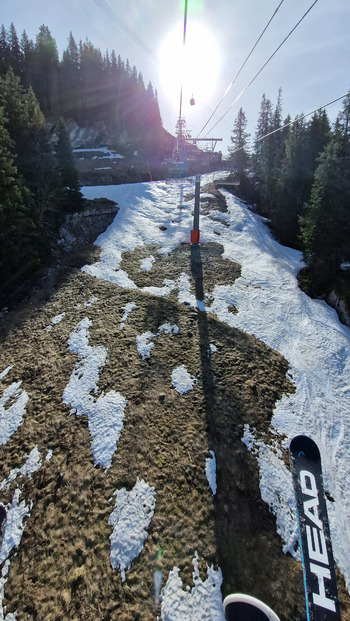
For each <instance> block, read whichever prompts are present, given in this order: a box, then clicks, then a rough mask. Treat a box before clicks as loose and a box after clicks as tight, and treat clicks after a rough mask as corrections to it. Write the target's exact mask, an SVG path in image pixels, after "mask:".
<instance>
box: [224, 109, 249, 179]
mask: <svg viewBox="0 0 350 621" xmlns="http://www.w3.org/2000/svg"><path fill="white" fill-rule="evenodd" d="M246 128H247V118H246V115H245V113H244V112H243V109H242V108H240V109H239V111H238V115H237V118H236V120H235V123H234V126H233V130H232V136H231V143H232V145H233V146H232V147H229V149H228V150H229V153H230V154H231V157H230V166H231V167H232V168H233V169H236V171H237V173H238V175H239V178H240V179H242V177H244V175H245V169H246V168H247V166H248V161H249V154H248V151H247V144H248V138H249V135H250V134H248V133H247V132H246Z"/></svg>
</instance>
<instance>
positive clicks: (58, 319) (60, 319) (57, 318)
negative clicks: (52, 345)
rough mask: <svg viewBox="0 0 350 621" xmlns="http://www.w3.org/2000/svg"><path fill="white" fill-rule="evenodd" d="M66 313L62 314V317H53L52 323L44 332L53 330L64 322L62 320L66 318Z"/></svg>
mask: <svg viewBox="0 0 350 621" xmlns="http://www.w3.org/2000/svg"><path fill="white" fill-rule="evenodd" d="M65 314H66V313H65V312H63V313H61V314H60V315H55V317H52V319H50V323H49V325H48V326H46V328H44V330H51V329H52V327H53V326H55V325H57V324H58V323H60V322H61V321H62V319H63V318H64V316H65Z"/></svg>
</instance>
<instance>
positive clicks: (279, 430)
mask: <svg viewBox="0 0 350 621" xmlns="http://www.w3.org/2000/svg"><path fill="white" fill-rule="evenodd" d="M222 174H223V175H225V173H224V172H223V173H222ZM213 179H214V176H213V175H203V179H202V184H204V183H209V182H211V181H213ZM82 191H83V194H84V196H85V197H86V198H96V197H101V196H104V197H106V198H109V199H111V200H113V201H114V202H117V203H118V205H119V212H118V214H117V216H116V218H115V220H114V222H113V223H112V224H111V225H110V226H109V227H108V228H107V230H106V231H105V232H104V233H103V234H102V235H100V236H99V237H98V239H97V240H96V242H95V243H96V245H98V246H100V247H101V254H100V258H99V260H98V261H97V262H96V263H93V264H92V265H86V266H84V268H83V270H84V271H86V272H87V273H89V274H91V275H93V276H95V277H98V278H102V279H105V280H110V281H111V282H113V283H115V284H116V285H118V286H121V287H124V288H129V289H132V288H133V289H135V288H137V287H136V285H135V283H134V282H133V281H132V280H131V279H130V278H129V276H128V275H127V274H126V273H125V272H122V271H121V270H119V264H120V261H121V256H122V253H123V252H124V251H126V250H134V249H135V248H136V247H141V246H142V245H144V244H152V245H157V246H158V247H159V250H158V253H159V254H161V255H167V254H169V253H170V252H171V251H172V250H173V249H174V248H175V247H176V246H178V245H179V244H180V243H182V242H183V241H185V242H189V237H190V230H191V229H192V223H193V218H192V214H191V210H190V209H189V210H185V211H183V212H181V218H179V219H178V222H177V223H176V225H173V220H174V216H175V215H178V210H177V205H178V201H179V187H178V185H177V184H176V182H174V183H172V182H168V183H166V182H153V183H142V184H130V185H119V186H102V187H86V188H83V189H82ZM222 192H223V194H224V195H225V197H226V201H227V205H228V212H227V213H225V214H221V213H220V214H218V212H217V211H213V212H212V213H210V214H209V215H203V214H201V215H200V231H201V243H202V244H203V248H205V243H207V242H216V243H217V242H218V237H217V232H220V239H219V242H220V244H222V245H223V246H224V254H223V257H224V258H225V259H227V260H231V261H234V262H237V263H240V264H241V266H242V271H241V276H240V278H238V279H237V280H236V281H235V283H233V284H232V285H221V284H220V283H217V285H216V286H215V287H214V290H213V292H211V294H210V295H209V296H208V297H207V298H206V303H205V304H204V301H202V300H199V301H198V300H196V298H195V296H194V294H193V293H192V291H193V289H192V290H191V287H190V280H189V277H188V276H186V275H185V274H181V275H180V277H179V278H178V279H177V280H176V281H174V280H169V279H167V280H165V281H164V282H163V286H162V287H144V288H143V289H142V290H143V291H144V292H148V293H151V294H154V295H164V296H167V295H169V294H170V292H172V291H174V290H175V289H177V290H178V301H180V302H182V303H185V304H188V305H189V306H191V307H193V308H197V309H199V310H206V311H207V312H210V313H213V314H215V315H216V316H217V317H218V319H219V320H221V321H223V322H225V323H227V324H228V325H229V326H232V327H237V328H239V329H241V330H243V331H245V332H247V333H249V334H252V335H254V336H255V337H256V338H258V339H260V340H261V341H263V342H264V343H266V344H267V345H268V346H269V347H271V348H272V349H274V350H276V351H278V352H280V353H281V354H282V355H283V356H285V358H286V359H287V361H288V363H289V367H290V377H292V382H293V384H294V386H295V388H296V391H295V393H294V394H292V395H288V396H284V397H283V398H282V399H281V400H280V401H279V402H278V403H277V404H276V408H275V412H274V416H273V419H272V423H271V431H272V432H273V433H275V434H276V435H277V437H280V438H285V439H284V440H283V448H287V447H288V446H289V442H290V440H291V438H292V437H293V436H294V435H297V434H300V433H307V434H308V435H310V436H311V437H312V438H313V439H314V440H315V441H316V442H317V444H318V446H319V448H320V451H321V456H322V465H323V472H324V480H325V487H326V490H327V492H329V494H330V495H331V496H332V497H333V498H334V502H333V503H330V502H328V505H327V506H328V512H329V519H330V527H331V533H332V543H333V550H334V556H335V559H336V562H337V564H338V567H339V569H340V570H341V572H342V573H343V575H344V577H345V580H346V583H347V587H348V590H350V554H344V550H347V551H348V550H350V522H349V519H348V507H349V506H350V487H349V485H348V481H349V480H350V438H349V434H348V433H347V430H348V429H349V427H350V380H349V378H350V330H349V328H347V327H345V326H343V325H342V324H340V322H339V319H338V316H337V314H336V312H335V311H334V310H333V309H331V308H329V307H328V306H327V305H326V303H325V302H323V301H320V300H311V299H310V298H308V297H307V296H306V295H305V294H304V293H302V292H301V291H300V289H299V287H298V283H297V278H296V275H297V272H298V271H299V269H300V267H301V266H302V262H301V259H302V258H301V254H300V253H299V252H298V251H296V250H292V249H290V248H286V247H284V246H281V245H280V244H278V243H277V242H276V241H275V240H274V239H273V237H272V235H271V233H270V232H269V230H268V228H267V226H266V224H265V223H264V221H263V219H262V218H260V217H259V216H257V215H255V214H253V213H252V212H251V211H250V210H249V209H248V208H247V207H246V206H245V205H244V204H243V203H242V202H240V201H239V200H238V199H236V198H235V197H233V196H232V195H231V194H230V193H228V192H226V191H224V190H222ZM213 218H214V219H215V220H214V219H213ZM160 226H162V228H165V229H166V230H164V231H160V230H159V227H160ZM231 306H234V307H235V308H236V309H237V310H238V312H237V313H236V314H234V313H232V312H230V307H231ZM254 446H255V453H256V456H257V459H258V462H259V467H260V481H261V493H262V497H263V499H264V500H266V502H268V503H269V505H270V507H271V509H272V510H273V512H274V513H275V515H276V520H277V525H278V526H277V527H278V530H279V532H280V534H281V537H282V538H283V540H284V549H285V551H287V550H289V551H290V552H291V553H292V554H294V555H295V551H294V549H293V545H294V544H293V541H294V535H291V531H293V532H294V530H293V528H291V520H292V521H293V519H292V518H291V511H292V509H291V507H292V505H293V504H294V501H293V493H292V486H291V476H290V473H289V470H288V469H287V467H286V466H285V464H284V461H283V459H282V457H281V456H280V455H279V454H278V453H277V454H275V453H273V454H272V451H271V449H269V448H268V447H265V446H264V445H263V443H261V442H260V443H255V444H254ZM287 481H288V482H289V483H288V484H286V482H287ZM281 489H283V490H284V495H283V496H281Z"/></svg>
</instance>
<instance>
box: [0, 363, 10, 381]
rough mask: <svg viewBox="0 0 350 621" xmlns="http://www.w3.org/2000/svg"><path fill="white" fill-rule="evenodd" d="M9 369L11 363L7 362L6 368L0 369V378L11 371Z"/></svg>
mask: <svg viewBox="0 0 350 621" xmlns="http://www.w3.org/2000/svg"><path fill="white" fill-rule="evenodd" d="M11 369H12V364H9V366H8V367H6V369H4V370H3V371H1V373H0V380H2V379H4V377H6V375H7V374H8V373H9V372H10V371H11Z"/></svg>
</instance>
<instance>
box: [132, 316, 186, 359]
mask: <svg viewBox="0 0 350 621" xmlns="http://www.w3.org/2000/svg"><path fill="white" fill-rule="evenodd" d="M178 333H179V328H178V326H177V325H176V324H175V323H174V324H173V325H171V324H170V323H163V324H162V325H161V326H159V328H158V331H157V334H153V332H144V333H143V334H140V335H138V336H137V337H136V348H137V351H138V353H139V354H140V356H141V358H142V360H146V358H150V356H151V350H152V348H153V347H154V343H153V341H152V340H151V339H153V338H156V337H159V336H161V335H162V334H169V335H170V334H178Z"/></svg>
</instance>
